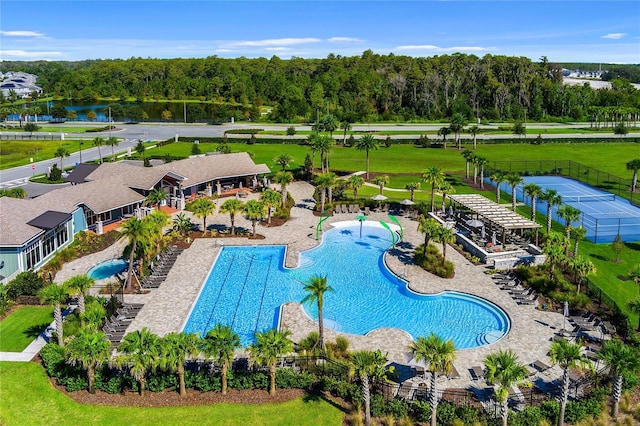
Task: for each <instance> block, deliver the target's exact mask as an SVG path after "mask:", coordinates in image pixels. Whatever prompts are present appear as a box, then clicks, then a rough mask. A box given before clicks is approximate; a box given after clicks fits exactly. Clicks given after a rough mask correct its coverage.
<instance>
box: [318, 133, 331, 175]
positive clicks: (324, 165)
mask: <svg viewBox="0 0 640 426" xmlns="http://www.w3.org/2000/svg"><path fill="white" fill-rule="evenodd" d="M316 144H317V150H318V152H319V153H320V170H321V171H322V173H329V154H330V153H331V147H332V146H333V145H334V144H335V141H334V140H333V138H332V137H330V136H327V135H319V136H316Z"/></svg>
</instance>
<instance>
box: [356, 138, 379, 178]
mask: <svg viewBox="0 0 640 426" xmlns="http://www.w3.org/2000/svg"><path fill="white" fill-rule="evenodd" d="M355 146H356V149H357V150H358V151H364V152H365V153H366V158H367V166H366V167H367V168H366V177H365V179H366V180H369V152H370V151H373V150H375V149H378V143H377V142H376V140H375V138H374V137H373V136H372V135H371V133H365V134H364V135H362V136H361V137H360V138H359V139H356V144H355Z"/></svg>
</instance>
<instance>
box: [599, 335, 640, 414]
mask: <svg viewBox="0 0 640 426" xmlns="http://www.w3.org/2000/svg"><path fill="white" fill-rule="evenodd" d="M596 356H597V357H598V359H600V360H602V361H604V363H605V364H606V365H607V367H609V374H611V377H612V379H613V385H612V388H611V397H612V399H613V409H612V415H613V417H614V418H616V417H618V405H619V404H620V396H621V395H622V381H623V380H624V377H625V376H626V375H632V374H637V373H638V371H639V370H640V356H639V355H638V352H637V351H636V350H635V349H634V348H632V347H631V346H626V345H625V344H624V343H622V342H621V341H620V340H617V339H615V340H607V341H605V342H604V343H603V344H602V349H600V351H598V353H597V354H596Z"/></svg>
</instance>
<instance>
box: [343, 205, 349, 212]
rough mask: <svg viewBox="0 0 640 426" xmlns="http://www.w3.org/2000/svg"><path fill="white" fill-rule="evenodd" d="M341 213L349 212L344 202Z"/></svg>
mask: <svg viewBox="0 0 640 426" xmlns="http://www.w3.org/2000/svg"><path fill="white" fill-rule="evenodd" d="M342 213H345V214H347V213H349V208H348V207H347V205H346V204H343V205H342Z"/></svg>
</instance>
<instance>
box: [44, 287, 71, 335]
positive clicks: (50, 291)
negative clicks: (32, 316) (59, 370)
mask: <svg viewBox="0 0 640 426" xmlns="http://www.w3.org/2000/svg"><path fill="white" fill-rule="evenodd" d="M38 296H39V297H40V300H41V301H42V303H46V304H47V305H51V306H53V319H54V321H55V323H56V334H57V335H58V345H60V346H63V345H64V338H63V335H62V333H63V331H62V309H61V305H62V304H63V303H65V302H66V301H67V297H68V296H69V290H68V289H67V287H66V286H65V285H58V284H56V283H51V284H49V285H48V286H46V287H44V288H42V289H41V290H40V292H39V293H38Z"/></svg>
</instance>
